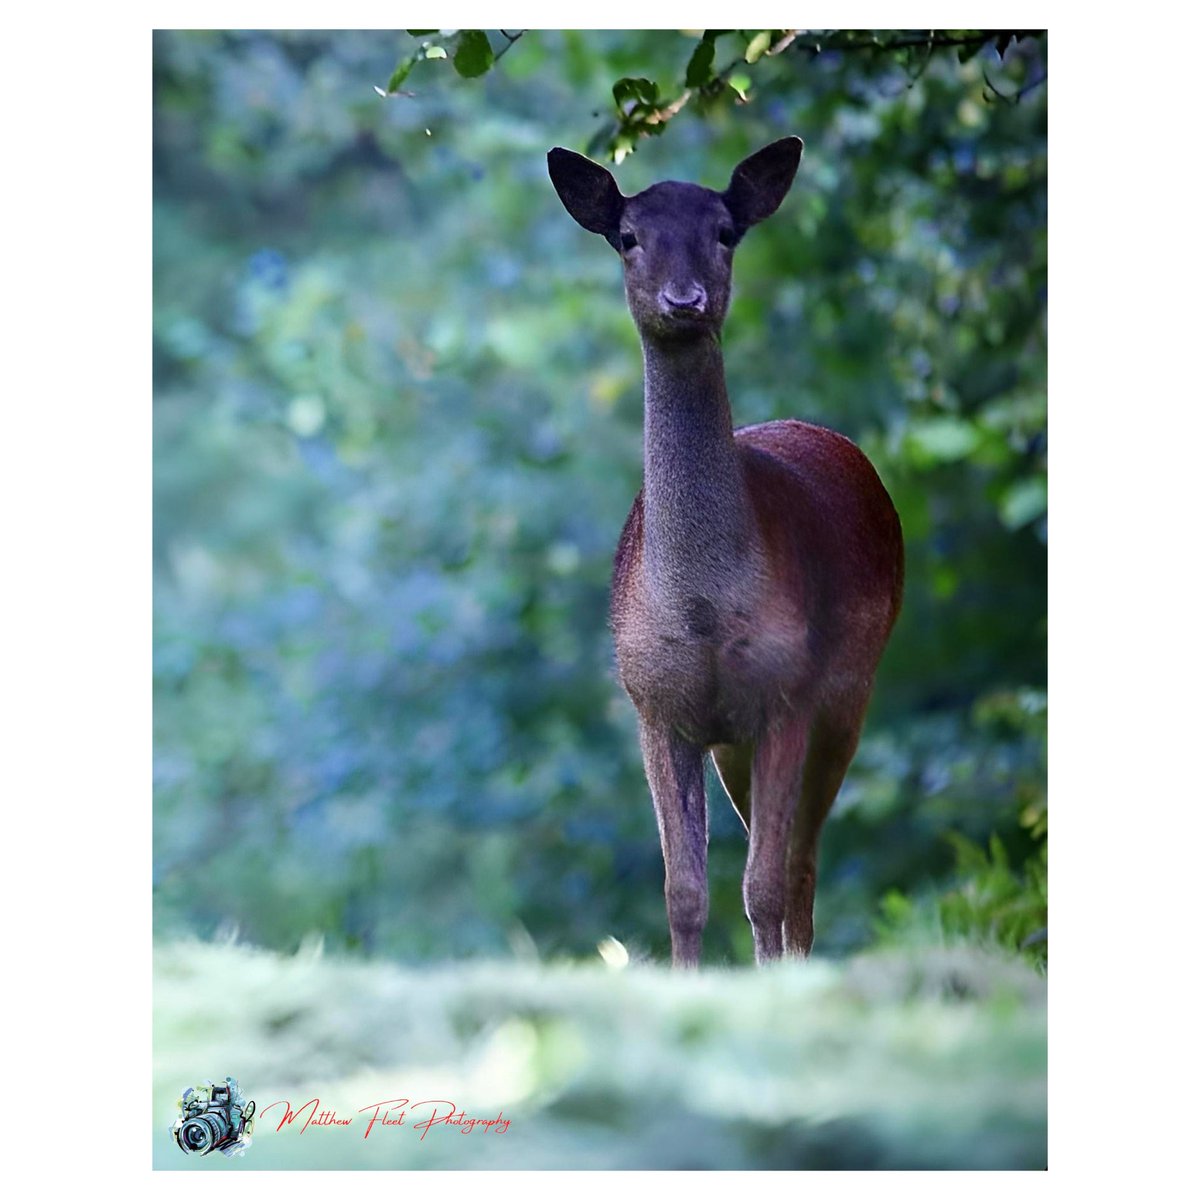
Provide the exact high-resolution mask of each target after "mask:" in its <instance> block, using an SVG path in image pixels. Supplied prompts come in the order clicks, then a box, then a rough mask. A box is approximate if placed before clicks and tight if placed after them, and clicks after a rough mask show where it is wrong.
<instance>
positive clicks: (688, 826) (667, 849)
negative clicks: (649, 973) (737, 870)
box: [641, 722, 708, 967]
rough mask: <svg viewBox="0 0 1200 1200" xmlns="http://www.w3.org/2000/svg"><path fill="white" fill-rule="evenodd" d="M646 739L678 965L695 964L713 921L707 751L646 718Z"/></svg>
mask: <svg viewBox="0 0 1200 1200" xmlns="http://www.w3.org/2000/svg"><path fill="white" fill-rule="evenodd" d="M641 740H642V759H643V761H644V763H645V766H646V779H647V780H648V782H649V784H650V793H651V795H652V796H653V797H654V812H655V815H656V816H657V818H658V834H659V837H660V839H661V840H662V852H663V866H664V867H665V868H666V889H665V890H666V897H667V921H668V923H669V924H670V926H671V962H672V964H673V965H674V966H676V967H695V966H698V965H699V963H700V941H701V936H702V934H703V932H704V924H705V922H706V921H707V920H708V810H707V808H706V805H705V798H704V750H703V748H702V747H700V746H697V745H694V744H693V743H691V742H688V741H685V740H684V739H683V738H682V737H680V736H679V734H677V733H675V732H674V731H673V730H670V729H663V728H660V727H656V726H651V725H647V724H646V723H644V722H643V723H642V727H641Z"/></svg>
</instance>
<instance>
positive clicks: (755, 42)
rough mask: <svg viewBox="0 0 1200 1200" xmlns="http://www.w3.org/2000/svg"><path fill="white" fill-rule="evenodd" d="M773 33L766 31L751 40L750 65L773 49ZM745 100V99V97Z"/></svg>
mask: <svg viewBox="0 0 1200 1200" xmlns="http://www.w3.org/2000/svg"><path fill="white" fill-rule="evenodd" d="M771 41H772V37H771V31H770V30H769V29H764V30H762V31H761V32H760V33H756V34H755V35H754V36H753V37H752V38H751V39H750V44H749V45H748V46H747V47H746V61H747V62H748V63H756V62H758V60H759V59H760V58H762V56H763V55H764V54H766V52H767V51H768V50H769V49H770V48H771ZM743 99H745V97H743Z"/></svg>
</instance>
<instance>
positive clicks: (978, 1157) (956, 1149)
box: [153, 943, 1046, 1172]
mask: <svg viewBox="0 0 1200 1200" xmlns="http://www.w3.org/2000/svg"><path fill="white" fill-rule="evenodd" d="M154 1001H155V1005H154V1009H155V1011H154V1039H155V1048H154V1100H153V1103H154V1112H153V1124H154V1129H153V1152H154V1163H155V1166H156V1167H159V1168H164V1169H176V1170H186V1169H193V1170H197V1169H198V1170H207V1171H218V1172H219V1171H227V1170H261V1169H314V1168H317V1169H320V1168H330V1169H355V1168H360V1169H418V1168H434V1169H505V1168H553V1169H621V1168H638V1169H655V1168H661V1169H677V1170H688V1169H722V1170H735V1169H755V1168H762V1169H785V1170H790V1169H804V1168H813V1169H845V1168H849V1169H862V1168H983V1169H998V1168H999V1169H1003V1168H1025V1169H1030V1168H1034V1169H1036V1168H1042V1167H1044V1166H1045V1165H1046V985H1045V980H1044V979H1043V978H1042V977H1040V976H1039V975H1037V974H1036V973H1034V972H1033V971H1032V970H1030V969H1029V968H1028V967H1026V966H1025V965H1024V964H1022V963H1020V962H1016V961H1014V960H1012V959H1010V958H1007V957H1002V956H999V955H995V954H989V953H986V952H984V951H982V950H979V949H974V948H969V947H959V948H938V949H925V950H921V951H914V950H906V951H893V952H888V953H886V954H885V953H873V954H869V955H862V956H860V957H858V958H855V959H851V960H849V961H847V962H842V963H836V964H835V963H829V962H822V961H819V960H818V961H814V962H811V963H807V964H797V963H789V964H782V965H780V966H778V967H775V968H772V969H769V970H763V971H749V970H722V969H706V970H704V971H701V972H698V973H691V974H683V973H671V972H670V971H668V970H667V969H665V968H663V967H660V966H648V965H631V966H629V967H627V968H625V969H624V970H613V969H611V968H609V967H606V966H605V965H604V964H603V963H601V962H600V961H599V960H597V962H596V964H595V965H539V964H522V963H512V962H503V963H502V962H496V963H479V964H463V963H456V964H446V965H439V966H423V967H399V966H395V965H391V964H388V963H382V962H369V961H361V960H353V961H352V960H346V961H338V960H336V959H332V958H329V957H325V956H323V955H322V954H321V953H320V952H319V951H318V950H317V949H315V948H310V949H305V950H302V951H301V952H300V953H299V954H297V955H295V956H283V955H279V954H275V953H269V952H266V951H260V950H254V949H251V948H248V947H245V946H240V945H230V944H226V945H210V944H201V943H178V944H172V945H160V946H159V947H157V949H156V954H155V993H154ZM225 1075H232V1076H234V1077H235V1078H236V1079H238V1081H239V1082H240V1084H241V1086H242V1089H243V1091H244V1092H245V1094H246V1096H247V1097H248V1098H249V1099H253V1100H254V1101H255V1102H256V1104H257V1106H258V1111H259V1117H258V1119H257V1121H256V1125H255V1129H254V1134H253V1139H252V1144H251V1145H250V1146H249V1147H248V1149H247V1152H246V1154H245V1155H244V1156H242V1157H239V1158H232V1159H227V1158H225V1157H223V1156H222V1155H219V1154H212V1155H209V1156H208V1157H206V1158H196V1157H194V1156H185V1155H184V1154H182V1153H181V1152H180V1151H179V1149H178V1148H177V1147H176V1146H175V1144H174V1142H173V1140H172V1138H171V1136H170V1134H169V1132H168V1130H169V1126H170V1124H171V1121H172V1120H173V1118H174V1115H175V1100H176V1098H177V1097H178V1096H179V1093H180V1091H181V1090H182V1089H183V1088H184V1087H185V1086H189V1085H195V1084H198V1083H200V1082H202V1081H203V1080H204V1079H206V1078H207V1079H214V1080H219V1079H221V1078H223V1077H224V1076H225ZM314 1099H315V1100H317V1101H318V1103H317V1104H316V1105H310V1106H309V1107H308V1108H307V1109H304V1110H303V1111H299V1110H301V1107H302V1106H303V1105H305V1104H307V1103H308V1102H309V1101H312V1100H314ZM401 1100H407V1101H408V1104H407V1105H401V1104H400V1103H399V1102H400V1101H401ZM276 1101H286V1102H290V1105H291V1107H292V1110H293V1111H294V1112H295V1111H299V1115H298V1116H297V1118H296V1119H295V1120H294V1121H293V1122H292V1123H291V1124H290V1125H288V1124H285V1125H284V1126H283V1128H282V1130H279V1129H277V1126H278V1125H279V1121H280V1118H282V1117H283V1116H284V1114H285V1112H286V1111H287V1108H286V1105H285V1104H283V1103H279V1104H276V1105H275V1107H271V1108H269V1110H268V1106H270V1105H272V1104H274V1103H275V1102H276ZM384 1101H387V1102H395V1103H394V1104H392V1105H391V1108H390V1117H389V1119H390V1120H393V1121H400V1119H401V1118H403V1120H402V1122H401V1123H398V1124H392V1125H383V1124H381V1123H378V1122H377V1123H375V1124H374V1125H373V1126H371V1128H370V1130H369V1131H368V1124H369V1122H370V1120H371V1116H372V1115H373V1114H374V1113H375V1112H376V1109H375V1106H376V1105H378V1104H380V1103H381V1102H384ZM422 1102H424V1103H422ZM451 1106H453V1112H452V1107H451ZM364 1108H366V1109H367V1110H368V1111H366V1112H360V1110H362V1109H364ZM378 1111H379V1115H381V1116H382V1115H387V1114H388V1112H389V1105H387V1104H385V1105H383V1107H382V1108H380V1109H379V1110H378ZM321 1113H334V1114H336V1119H337V1120H339V1121H345V1120H346V1119H347V1118H352V1120H351V1121H350V1123H349V1124H345V1125H337V1124H325V1123H318V1122H319V1121H321V1120H322V1118H321V1117H320V1114H321ZM448 1114H452V1118H453V1120H463V1121H470V1120H472V1119H477V1120H479V1121H486V1120H493V1121H496V1120H498V1121H499V1123H498V1124H493V1125H491V1126H487V1125H483V1124H477V1125H475V1126H471V1125H469V1124H466V1123H463V1124H453V1123H449V1122H444V1121H442V1120H441V1118H442V1117H443V1116H445V1115H448ZM464 1114H465V1116H464ZM310 1116H311V1117H313V1118H314V1120H313V1123H311V1124H310V1125H309V1126H308V1128H307V1129H303V1126H304V1123H305V1120H306V1118H307V1117H310ZM431 1118H432V1122H431V1120H430V1119H431ZM504 1121H507V1122H509V1124H508V1126H507V1128H505V1126H504V1124H503V1122H504ZM364 1134H366V1136H364Z"/></svg>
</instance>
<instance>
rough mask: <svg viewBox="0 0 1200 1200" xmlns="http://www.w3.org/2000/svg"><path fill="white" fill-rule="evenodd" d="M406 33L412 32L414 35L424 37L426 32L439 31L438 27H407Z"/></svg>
mask: <svg viewBox="0 0 1200 1200" xmlns="http://www.w3.org/2000/svg"><path fill="white" fill-rule="evenodd" d="M404 32H405V33H408V34H411V35H412V36H413V37H424V36H425V35H426V34H430V33H437V30H436V29H406V30H405V31H404Z"/></svg>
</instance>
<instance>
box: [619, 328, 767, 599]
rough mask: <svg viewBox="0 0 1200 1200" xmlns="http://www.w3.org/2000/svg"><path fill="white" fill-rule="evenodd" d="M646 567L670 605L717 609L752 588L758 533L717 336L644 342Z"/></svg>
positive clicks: (655, 590) (660, 595)
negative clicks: (747, 584)
mask: <svg viewBox="0 0 1200 1200" xmlns="http://www.w3.org/2000/svg"><path fill="white" fill-rule="evenodd" d="M642 350H643V357H644V361H645V369H646V415H645V486H644V491H643V501H642V503H643V523H644V562H645V565H646V569H647V572H648V581H649V583H650V586H651V590H652V592H653V593H654V594H656V595H657V597H658V598H659V599H660V600H664V601H668V602H669V601H671V600H672V599H674V600H675V601H677V602H678V603H680V604H683V605H686V604H688V603H690V602H692V601H693V600H694V599H695V598H697V597H699V598H703V599H705V600H708V601H712V602H714V603H715V602H717V601H719V599H720V598H721V597H723V596H728V595H729V593H730V588H731V586H732V585H733V584H734V583H735V582H736V581H737V580H738V578H739V577H740V578H743V579H744V578H745V567H746V563H747V559H748V558H749V556H750V554H751V553H752V543H753V529H754V523H753V519H752V517H751V511H750V499H749V495H748V494H747V491H746V483H745V479H744V477H743V475H742V469H741V466H740V464H739V460H738V453H737V448H736V446H735V445H734V440H733V418H732V415H731V413H730V410H729V395H728V393H727V392H726V390H725V364H724V360H723V359H722V357H721V347H720V343H719V342H718V341H717V338H716V337H715V336H704V337H701V338H697V339H695V340H687V341H678V342H656V341H652V340H651V339H649V338H644V339H643V341H642Z"/></svg>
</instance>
